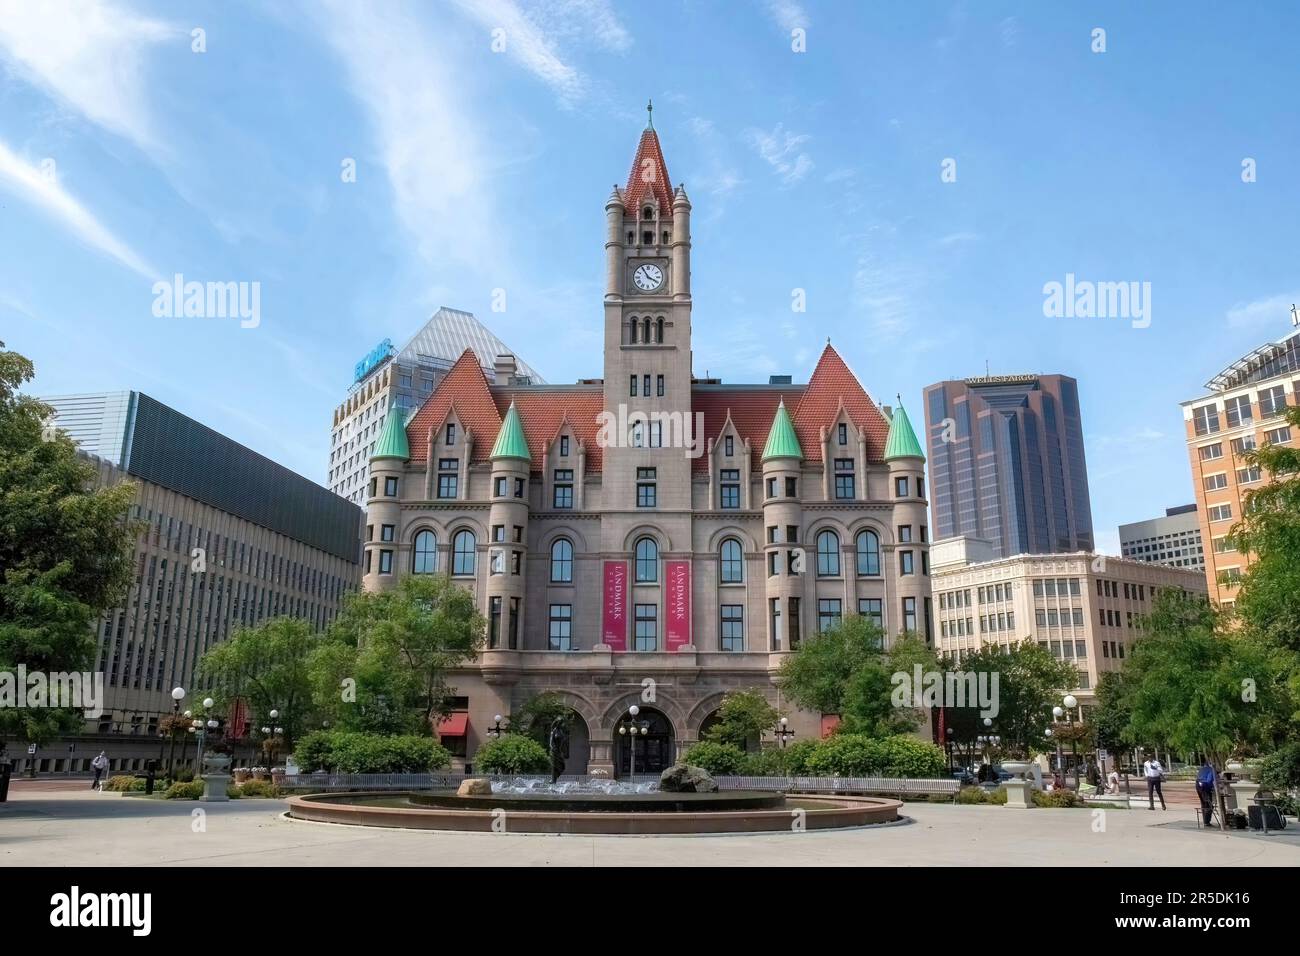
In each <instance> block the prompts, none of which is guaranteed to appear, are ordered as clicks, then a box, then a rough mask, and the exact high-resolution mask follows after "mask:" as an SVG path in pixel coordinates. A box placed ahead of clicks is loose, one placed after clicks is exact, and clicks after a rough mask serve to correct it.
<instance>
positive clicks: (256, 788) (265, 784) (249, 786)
mask: <svg viewBox="0 0 1300 956" xmlns="http://www.w3.org/2000/svg"><path fill="white" fill-rule="evenodd" d="M235 789H236V790H238V791H239V796H241V797H270V798H276V797H279V796H280V788H279V787H277V786H276V785H275V784H273V783H271V781H269V780H245V781H244V782H243V783H241V784H240V785H239V786H238V787H236V788H235Z"/></svg>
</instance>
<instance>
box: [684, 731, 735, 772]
mask: <svg viewBox="0 0 1300 956" xmlns="http://www.w3.org/2000/svg"><path fill="white" fill-rule="evenodd" d="M745 757H746V755H745V752H744V751H743V750H741V749H740V748H739V747H737V746H736V745H735V744H723V743H718V742H716V741H713V740H702V741H700V742H699V743H698V744H696V745H695V746H693V747H691V748H690V749H689V750H687V751H686V752H685V753H684V754H682V756H681V761H680V762H681V763H684V764H687V765H689V766H692V767H700V768H702V769H704V770H707V771H708V772H709V773H711V774H713V776H715V777H731V776H736V775H737V774H742V773H748V772H749V770H748V768H747V767H746V766H745V764H746V762H747V761H746V759H745Z"/></svg>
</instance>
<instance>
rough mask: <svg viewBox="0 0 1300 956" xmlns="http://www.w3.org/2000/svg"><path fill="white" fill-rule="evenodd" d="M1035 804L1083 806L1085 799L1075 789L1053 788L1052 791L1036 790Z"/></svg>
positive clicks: (1038, 805) (1039, 805)
mask: <svg viewBox="0 0 1300 956" xmlns="http://www.w3.org/2000/svg"><path fill="white" fill-rule="evenodd" d="M1034 806H1036V807H1081V806H1083V801H1082V800H1080V799H1079V795H1078V794H1077V793H1075V792H1074V791H1073V790H1053V791H1052V792H1051V793H1046V792H1044V791H1041V790H1040V791H1036V792H1035V793H1034Z"/></svg>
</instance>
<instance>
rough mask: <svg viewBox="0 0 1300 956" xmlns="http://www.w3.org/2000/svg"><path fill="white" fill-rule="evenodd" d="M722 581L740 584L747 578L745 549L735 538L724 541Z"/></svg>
mask: <svg viewBox="0 0 1300 956" xmlns="http://www.w3.org/2000/svg"><path fill="white" fill-rule="evenodd" d="M721 562H722V583H723V584H740V583H742V582H743V581H744V580H745V559H744V550H743V549H742V548H741V547H740V542H739V541H737V540H736V539H735V538H728V539H727V540H726V541H724V542H722V553H721Z"/></svg>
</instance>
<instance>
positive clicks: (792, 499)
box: [762, 399, 815, 652]
mask: <svg viewBox="0 0 1300 956" xmlns="http://www.w3.org/2000/svg"><path fill="white" fill-rule="evenodd" d="M762 464H763V541H764V561H765V569H764V571H765V574H766V582H767V584H766V586H767V611H768V622H769V634H768V650H769V651H773V652H776V651H788V650H791V645H792V642H793V641H797V640H798V639H799V638H801V637H802V636H803V634H804V631H805V628H804V627H803V626H802V625H803V620H804V619H806V614H807V609H806V608H805V607H804V604H805V601H804V600H803V598H804V595H805V593H806V592H807V588H806V585H805V582H806V581H807V580H808V579H809V576H810V575H812V574H813V573H814V571H815V565H812V564H811V562H815V558H811V559H810V558H807V557H805V555H806V554H807V551H806V548H807V545H806V543H804V542H801V541H800V540H799V537H800V535H801V534H802V531H801V529H802V528H803V504H802V503H801V498H802V496H803V489H802V487H801V483H802V481H803V474H802V472H803V449H802V448H800V446H799V436H798V435H796V434H795V431H794V423H793V422H792V421H791V420H790V413H789V412H788V411H786V407H785V399H782V400H781V403H780V404H779V405H778V406H777V409H776V415H775V417H774V418H773V419H772V428H771V430H770V431H769V432H768V434H767V444H766V445H765V446H764V447H763V462H762ZM792 533H793V534H792ZM801 548H803V549H805V550H800V549H801ZM773 601H775V602H777V603H776V605H775V613H773V608H774V606H773V603H772V602H773Z"/></svg>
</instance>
